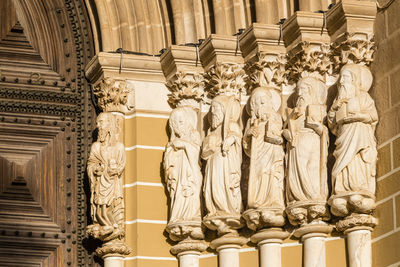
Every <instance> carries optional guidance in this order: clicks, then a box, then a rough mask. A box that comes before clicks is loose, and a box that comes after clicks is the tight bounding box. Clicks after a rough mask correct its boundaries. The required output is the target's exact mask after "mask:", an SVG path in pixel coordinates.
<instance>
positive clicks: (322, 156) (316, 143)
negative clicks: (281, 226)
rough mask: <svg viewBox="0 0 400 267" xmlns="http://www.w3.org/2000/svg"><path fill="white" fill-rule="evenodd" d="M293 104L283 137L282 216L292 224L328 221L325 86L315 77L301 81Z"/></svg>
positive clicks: (287, 113)
mask: <svg viewBox="0 0 400 267" xmlns="http://www.w3.org/2000/svg"><path fill="white" fill-rule="evenodd" d="M296 92H297V102H296V106H295V107H294V108H293V109H290V108H288V109H287V110H286V117H287V118H286V122H285V127H284V128H285V129H284V130H283V136H284V137H285V139H286V140H287V158H286V160H287V162H286V167H287V180H286V199H287V208H286V213H287V215H288V218H289V221H290V222H291V224H293V225H304V224H308V223H311V222H316V221H325V220H328V219H329V213H328V210H327V208H326V201H327V198H328V185H327V169H326V162H327V155H328V140H329V139H328V128H327V127H326V126H325V125H324V121H325V119H326V105H325V102H326V97H327V90H326V86H325V84H324V83H323V82H322V81H321V80H319V79H318V78H315V77H305V78H301V79H300V80H299V81H298V83H297V87H296Z"/></svg>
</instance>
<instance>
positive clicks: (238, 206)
mask: <svg viewBox="0 0 400 267" xmlns="http://www.w3.org/2000/svg"><path fill="white" fill-rule="evenodd" d="M210 115H211V118H210V123H211V128H210V130H209V132H208V135H207V136H206V138H205V139H204V141H203V151H202V155H201V157H202V158H203V159H204V160H205V161H206V169H205V177H204V198H205V205H206V208H207V215H206V216H205V217H204V219H203V223H204V224H205V225H206V226H207V227H208V228H209V229H211V230H217V231H218V234H219V235H224V234H228V233H236V229H239V228H241V227H243V223H242V222H241V219H240V218H241V211H242V196H241V191H240V179H241V163H242V145H241V143H242V130H241V126H240V103H239V101H238V100H236V99H235V97H234V96H227V95H219V96H216V97H215V98H214V99H213V100H212V102H211V113H210Z"/></svg>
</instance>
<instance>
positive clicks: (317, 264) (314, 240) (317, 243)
mask: <svg viewBox="0 0 400 267" xmlns="http://www.w3.org/2000/svg"><path fill="white" fill-rule="evenodd" d="M332 228H333V227H332V226H330V225H328V224H326V223H324V222H318V223H313V224H307V225H303V226H301V227H300V228H299V229H297V230H296V231H295V233H294V235H295V236H296V237H301V241H302V242H303V266H304V267H325V266H326V260H325V239H326V237H327V236H328V234H329V233H330V232H331V231H332Z"/></svg>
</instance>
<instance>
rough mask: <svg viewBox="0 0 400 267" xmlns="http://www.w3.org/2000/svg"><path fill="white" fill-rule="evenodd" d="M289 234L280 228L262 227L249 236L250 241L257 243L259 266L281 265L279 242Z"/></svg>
mask: <svg viewBox="0 0 400 267" xmlns="http://www.w3.org/2000/svg"><path fill="white" fill-rule="evenodd" d="M288 236H289V233H288V232H285V231H283V230H282V229H280V228H269V229H263V230H260V231H258V232H257V233H255V234H254V235H252V236H251V242H253V243H256V244H257V245H258V249H259V251H260V253H259V254H260V267H281V266H282V256H281V244H282V241H283V240H284V239H286V238H287V237H288Z"/></svg>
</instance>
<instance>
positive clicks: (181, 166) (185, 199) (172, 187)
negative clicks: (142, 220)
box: [161, 46, 207, 267]
mask: <svg viewBox="0 0 400 267" xmlns="http://www.w3.org/2000/svg"><path fill="white" fill-rule="evenodd" d="M193 52H194V53H193ZM181 55H186V56H185V58H182V57H180V56H181ZM196 60H197V54H196V50H195V48H194V47H182V46H173V47H171V48H170V49H169V50H167V52H166V53H165V54H163V56H162V58H161V64H162V67H163V71H164V74H165V76H166V77H167V83H166V86H167V88H168V89H169V91H170V94H168V103H169V104H170V106H171V107H172V108H173V110H172V112H171V114H170V117H169V121H168V124H169V129H170V134H171V136H170V139H169V142H168V144H167V145H166V149H165V153H164V160H163V167H164V176H165V184H166V187H167V190H168V193H169V199H170V205H169V218H168V224H167V226H166V231H167V232H168V233H169V237H170V238H171V239H172V240H173V241H178V243H177V244H176V245H174V246H173V247H172V248H171V253H173V254H175V255H177V256H178V258H179V259H180V264H181V266H182V267H185V266H186V265H185V264H189V262H192V261H193V260H194V262H195V263H193V264H195V265H198V256H199V254H200V252H202V251H204V250H205V249H206V248H207V245H206V243H205V242H204V233H203V231H204V229H203V228H204V226H203V225H202V210H203V207H202V201H201V195H202V190H201V189H202V188H201V187H202V183H203V174H202V172H201V165H200V150H201V142H202V141H201V134H200V131H199V121H198V115H199V112H200V102H201V101H202V100H203V99H204V85H205V83H204V78H203V74H202V67H200V66H197V64H196ZM182 62H185V63H184V66H185V67H186V68H185V70H182ZM185 257H188V259H185Z"/></svg>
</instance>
